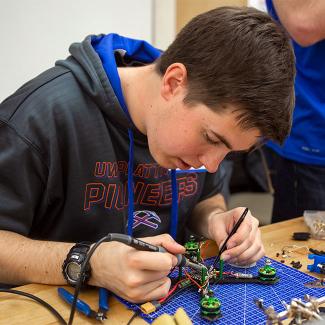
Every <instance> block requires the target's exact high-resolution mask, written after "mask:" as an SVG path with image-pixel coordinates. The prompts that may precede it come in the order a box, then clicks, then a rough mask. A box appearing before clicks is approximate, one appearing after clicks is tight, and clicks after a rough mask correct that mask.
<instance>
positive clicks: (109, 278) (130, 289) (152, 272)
mask: <svg viewBox="0 0 325 325" xmlns="http://www.w3.org/2000/svg"><path fill="white" fill-rule="evenodd" d="M141 240H143V241H146V242H148V243H151V244H154V245H157V246H162V247H164V248H165V249H166V250H167V251H168V252H170V253H171V254H170V253H158V252H147V251H139V250H136V249H135V248H132V247H129V246H127V245H124V244H122V243H118V242H109V243H103V244H101V245H100V246H99V247H98V248H97V250H96V251H95V252H94V255H93V257H92V258H91V259H90V264H91V268H92V276H91V279H90V281H89V283H90V284H92V285H96V286H99V287H104V288H107V289H108V290H111V291H112V292H114V293H116V294H117V295H119V296H120V297H122V298H124V299H127V300H128V301H131V302H144V301H150V300H155V299H159V298H162V297H164V296H165V295H167V293H168V291H169V288H170V279H169V278H168V277H167V275H168V274H169V272H170V270H171V269H172V268H173V267H174V266H176V264H177V258H176V256H174V255H172V254H179V253H184V252H185V249H184V247H183V246H181V245H179V244H177V243H176V242H175V241H174V240H173V239H172V237H170V236H169V235H167V234H164V235H159V236H155V237H146V238H141Z"/></svg>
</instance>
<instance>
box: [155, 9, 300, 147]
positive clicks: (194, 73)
mask: <svg viewBox="0 0 325 325" xmlns="http://www.w3.org/2000/svg"><path fill="white" fill-rule="evenodd" d="M175 62H179V63H182V64H184V65H185V67H186V69H187V74H188V94H187V96H186V98H185V99H184V101H185V102H186V103H188V104H195V103H203V104H204V105H206V106H208V107H209V108H211V109H214V110H221V109H222V107H226V106H227V104H235V105H236V106H237V107H239V109H240V111H239V114H238V121H239V123H240V125H241V126H242V127H243V128H244V129H248V128H253V127H255V128H257V129H259V130H260V132H261V133H262V135H263V137H265V138H267V139H272V140H275V141H277V142H279V143H282V142H283V141H284V140H285V138H286V137H287V136H288V134H289V132H290V129H291V123H292V112H293V106H294V77H295V59H294V53H293V49H292V46H291V44H290V40H289V37H288V35H287V33H286V32H285V30H284V29H283V28H282V27H281V26H280V25H278V24H277V23H276V22H275V21H273V20H272V18H271V17H270V16H269V15H267V14H266V13H263V12H261V11H259V10H256V9H254V8H243V7H221V8H217V9H213V10H210V11H208V12H206V13H203V14H201V15H198V16H196V17H195V18H193V19H192V20H191V21H190V22H189V23H188V24H187V25H186V26H185V27H184V28H183V29H182V30H181V31H180V33H179V34H178V35H177V37H176V39H175V40H174V42H173V43H172V44H171V45H170V46H169V48H168V49H167V50H166V51H165V52H164V53H163V54H162V56H161V57H160V58H159V59H158V61H157V62H156V69H157V71H158V72H159V73H160V74H162V75H163V74H164V73H165V71H166V69H167V68H168V66H169V65H171V64H172V63H175Z"/></svg>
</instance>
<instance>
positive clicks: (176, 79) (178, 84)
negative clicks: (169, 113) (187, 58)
mask: <svg viewBox="0 0 325 325" xmlns="http://www.w3.org/2000/svg"><path fill="white" fill-rule="evenodd" d="M186 87H187V70H186V67H185V65H184V64H182V63H173V64H171V65H170V66H169V67H168V68H167V69H166V72H165V74H164V75H163V77H162V83H161V96H162V97H163V98H165V100H169V99H171V98H172V97H174V96H177V95H181V96H183V97H185V91H186Z"/></svg>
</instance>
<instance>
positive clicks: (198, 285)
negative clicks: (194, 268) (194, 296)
mask: <svg viewBox="0 0 325 325" xmlns="http://www.w3.org/2000/svg"><path fill="white" fill-rule="evenodd" d="M184 272H185V274H186V276H187V277H188V278H189V279H190V280H191V281H192V282H193V283H194V284H195V285H196V286H197V287H198V288H199V289H202V287H201V286H200V285H199V284H198V283H197V282H196V281H195V280H194V279H193V278H192V277H191V276H190V275H189V274H188V273H187V272H186V271H184Z"/></svg>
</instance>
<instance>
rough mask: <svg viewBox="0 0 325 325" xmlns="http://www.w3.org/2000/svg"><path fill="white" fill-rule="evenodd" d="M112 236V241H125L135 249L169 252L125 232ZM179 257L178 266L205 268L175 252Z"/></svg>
mask: <svg viewBox="0 0 325 325" xmlns="http://www.w3.org/2000/svg"><path fill="white" fill-rule="evenodd" d="M110 235H111V236H112V239H111V240H112V241H118V242H121V243H124V244H126V245H128V246H131V247H133V248H135V249H138V250H140V251H150V252H160V253H166V252H168V251H167V250H166V249H165V248H163V247H161V246H155V245H152V244H149V243H147V242H144V241H142V240H140V239H137V238H134V237H131V236H128V235H124V234H115V233H112V234H110ZM173 255H174V256H176V258H177V264H176V266H179V267H183V266H188V267H190V268H192V269H194V270H197V271H201V270H202V268H205V266H204V265H201V264H196V263H193V262H191V261H190V260H189V259H187V258H186V257H185V256H184V255H182V254H173Z"/></svg>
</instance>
